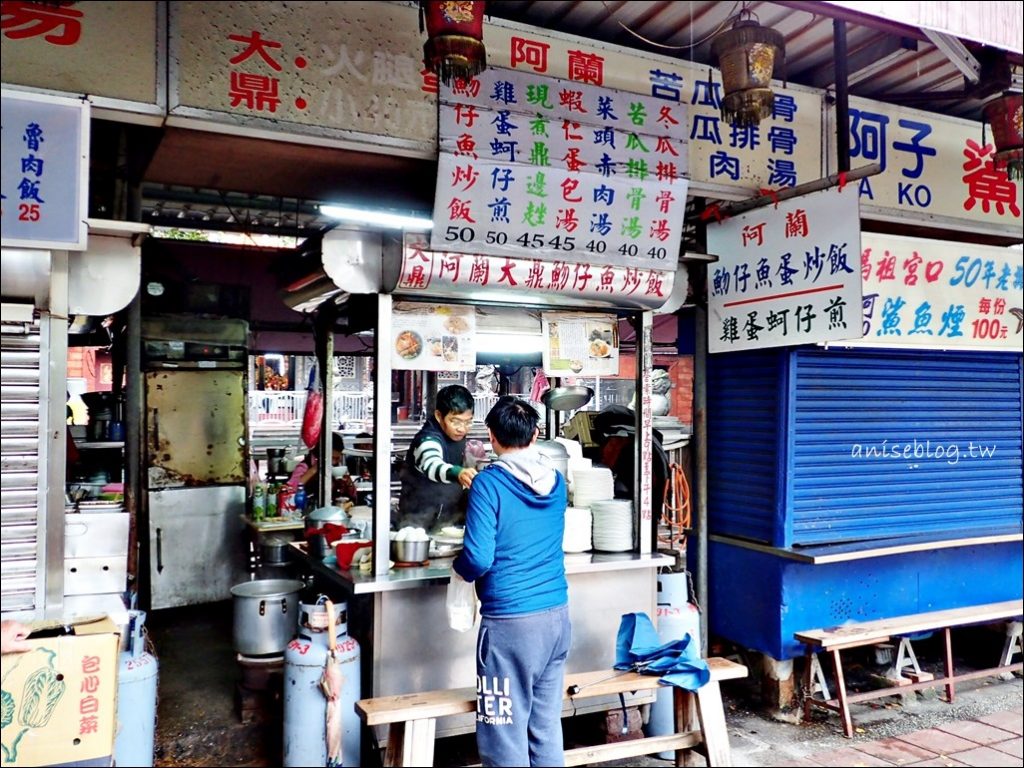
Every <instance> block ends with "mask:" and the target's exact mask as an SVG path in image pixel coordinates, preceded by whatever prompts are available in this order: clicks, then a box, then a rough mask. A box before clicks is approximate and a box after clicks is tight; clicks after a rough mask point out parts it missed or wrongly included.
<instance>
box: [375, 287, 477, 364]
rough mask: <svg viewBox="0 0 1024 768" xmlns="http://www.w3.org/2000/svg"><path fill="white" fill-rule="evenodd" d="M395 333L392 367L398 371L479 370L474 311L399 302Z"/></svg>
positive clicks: (395, 319)
mask: <svg viewBox="0 0 1024 768" xmlns="http://www.w3.org/2000/svg"><path fill="white" fill-rule="evenodd" d="M391 329H392V339H391V367H392V368H394V369H395V370H400V371H475V370H476V311H475V310H474V309H473V307H467V306H453V305H449V304H418V303H413V302H398V303H396V304H395V305H394V314H393V317H392V322H391Z"/></svg>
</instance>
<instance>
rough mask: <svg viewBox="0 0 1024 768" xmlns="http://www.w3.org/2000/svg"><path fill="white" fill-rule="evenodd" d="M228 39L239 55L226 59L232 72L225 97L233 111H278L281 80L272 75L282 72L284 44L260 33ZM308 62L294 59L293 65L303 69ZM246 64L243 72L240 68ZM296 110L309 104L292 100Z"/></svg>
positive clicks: (302, 108)
mask: <svg viewBox="0 0 1024 768" xmlns="http://www.w3.org/2000/svg"><path fill="white" fill-rule="evenodd" d="M228 40H230V41H231V42H232V43H233V44H235V45H236V46H237V47H238V53H236V54H235V55H234V56H232V57H231V58H229V59H228V64H230V65H231V66H232V67H235V69H232V70H231V73H230V83H229V87H228V97H229V98H230V99H231V108H232V109H238V108H243V109H248V110H251V111H253V112H270V113H271V114H274V113H276V112H277V108H278V106H280V104H281V101H282V99H281V80H280V78H278V77H276V75H275V73H278V72H283V71H284V66H283V65H282V64H281V61H280V60H279V58H281V57H283V53H284V45H283V44H282V43H280V42H279V41H277V40H270V39H268V38H266V37H264V36H263V35H262V34H261V33H260V32H259V30H255V29H254V30H252V31H250V32H249V33H248V34H235V35H228ZM307 63H308V62H307V61H306V59H305V57H303V56H296V57H295V58H294V59H293V60H292V65H293V66H294V67H295V69H297V70H302V69H305V68H306V66H307ZM242 65H245V67H246V68H245V69H240V67H241V66H242ZM267 70H269V72H267ZM293 103H294V105H295V108H296V109H299V110H304V109H306V108H307V107H308V106H309V104H308V103H307V101H306V100H305V99H304V98H302V97H301V96H298V97H296V98H295V100H294V102H293Z"/></svg>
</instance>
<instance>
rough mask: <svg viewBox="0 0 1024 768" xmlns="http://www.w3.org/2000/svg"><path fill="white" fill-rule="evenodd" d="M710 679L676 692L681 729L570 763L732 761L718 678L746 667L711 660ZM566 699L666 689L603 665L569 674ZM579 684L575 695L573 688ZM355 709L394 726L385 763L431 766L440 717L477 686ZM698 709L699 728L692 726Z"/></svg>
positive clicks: (472, 700) (373, 721) (569, 755)
mask: <svg viewBox="0 0 1024 768" xmlns="http://www.w3.org/2000/svg"><path fill="white" fill-rule="evenodd" d="M707 662H708V666H709V667H710V669H711V680H710V681H709V682H708V683H707V684H706V685H704V686H703V687H701V688H700V689H699V690H698V691H696V692H694V693H690V692H689V691H684V690H683V689H681V688H673V689H672V690H673V691H674V692H675V695H674V700H675V722H676V733H674V734H670V735H668V736H649V737H647V738H643V739H633V740H630V741H620V742H616V743H613V744H600V745H598V746H594V747H581V748H579V749H567V750H566V751H565V764H566V765H567V766H570V765H587V764H589V763H598V762H604V761H607V760H620V759H624V758H628V757H635V756H637V755H648V754H652V753H654V752H664V751H668V750H674V751H675V752H676V765H683V759H684V756H685V750H687V749H694V748H696V749H697V751H699V752H701V753H702V754H703V755H704V756H705V757H706V758H707V761H708V765H709V766H727V765H730V764H731V763H730V754H729V737H728V734H727V732H726V729H725V712H724V710H723V709H722V695H721V691H720V690H719V687H718V683H719V681H721V680H731V679H734V678H741V677H746V676H747V668H746V667H745V666H743V665H742V664H737V663H735V662H733V661H729V660H728V659H720V658H711V659H707ZM565 686H566V694H565V698H566V700H569V701H572V700H575V699H582V698H587V697H591V696H606V695H608V694H620V693H633V692H636V691H649V690H655V689H657V688H661V687H664V686H660V685H659V684H658V677H657V676H656V675H641V674H638V673H636V672H618V671H616V670H599V671H597V672H585V673H578V674H570V675H566V676H565ZM574 686H579V690H578V692H577V693H575V694H574V695H570V694H569V691H570V690H574ZM355 706H356V711H357V712H358V713H359V716H360V717H361V718H362V720H363V722H364V723H366V725H367V726H375V725H389V726H390V727H389V729H388V744H387V750H386V753H385V757H384V765H385V766H430V765H433V764H434V731H435V727H436V723H437V718H439V717H446V716H448V715H459V714H463V713H467V712H475V711H476V689H475V688H454V689H450V690H442V691H427V692H424V693H408V694H402V695H399V696H381V697H378V698H375V699H362V700H361V701H357V702H356V705H355ZM694 714H696V716H697V719H698V722H699V723H700V728H699V730H692V731H691V730H690V729H689V724H690V723H691V722H693V719H692V718H693V715H694Z"/></svg>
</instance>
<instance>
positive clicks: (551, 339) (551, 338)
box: [541, 312, 619, 377]
mask: <svg viewBox="0 0 1024 768" xmlns="http://www.w3.org/2000/svg"><path fill="white" fill-rule="evenodd" d="M541 336H542V337H543V338H544V349H543V354H542V361H541V362H542V365H543V367H544V373H545V374H547V375H548V376H587V377H589V376H617V375H618V373H619V323H618V318H617V317H616V316H615V315H609V314H601V315H597V314H580V313H578V312H577V313H571V314H569V313H560V312H542V313H541Z"/></svg>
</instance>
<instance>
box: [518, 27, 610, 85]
mask: <svg viewBox="0 0 1024 768" xmlns="http://www.w3.org/2000/svg"><path fill="white" fill-rule="evenodd" d="M509 46H510V50H509V60H510V61H511V63H512V64H511V66H512V69H527V68H528V69H532V70H533V71H534V72H539V73H541V74H543V73H545V72H547V71H548V52H549V51H550V50H551V46H550V45H549V44H548V43H541V42H538V41H536V40H528V39H526V38H525V37H516V36H515V35H513V36H512V39H511V40H510V41H509ZM566 69H567V71H568V73H569V76H568V79H569V80H575V81H576V82H578V83H591V84H592V85H604V57H603V56H600V55H598V54H596V53H588V52H587V51H580V50H575V51H566Z"/></svg>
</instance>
